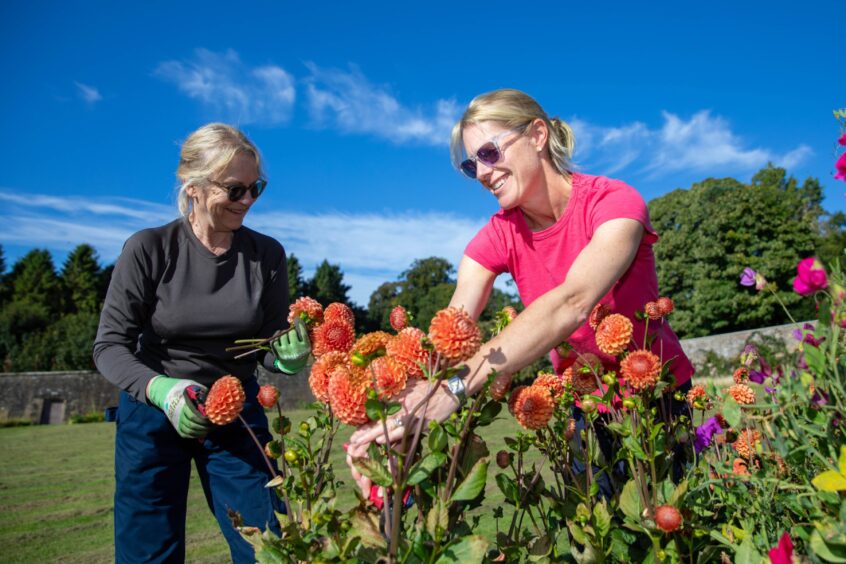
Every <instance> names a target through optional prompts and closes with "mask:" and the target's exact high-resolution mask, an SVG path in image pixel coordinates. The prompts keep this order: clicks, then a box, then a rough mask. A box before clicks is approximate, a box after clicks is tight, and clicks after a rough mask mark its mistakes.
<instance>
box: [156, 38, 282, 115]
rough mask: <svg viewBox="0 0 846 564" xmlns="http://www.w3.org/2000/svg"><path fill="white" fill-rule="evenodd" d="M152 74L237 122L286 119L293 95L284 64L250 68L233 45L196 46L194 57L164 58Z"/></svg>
mask: <svg viewBox="0 0 846 564" xmlns="http://www.w3.org/2000/svg"><path fill="white" fill-rule="evenodd" d="M154 75H155V76H158V77H159V78H162V79H164V80H166V81H168V82H172V83H174V84H176V86H177V87H178V88H179V90H180V91H182V92H183V93H184V94H185V95H187V96H188V97H189V98H193V99H195V100H198V101H200V102H201V103H202V104H203V105H205V106H206V107H207V108H209V109H210V110H211V111H213V112H216V113H219V114H220V115H221V117H222V119H225V120H226V121H229V122H233V123H239V124H247V123H262V124H267V125H275V124H279V123H283V122H286V121H288V119H289V118H290V115H291V109H292V107H293V105H294V100H295V98H296V88H295V86H294V78H293V77H292V76H291V75H290V74H289V73H288V72H286V71H285V70H284V69H283V68H281V67H278V66H274V65H265V66H260V67H255V68H249V67H248V66H247V65H245V64H244V63H243V62H242V61H241V59H240V57H239V56H238V53H236V52H235V51H233V50H232V49H228V50H227V51H225V52H223V53H215V52H213V51H209V50H208V49H196V50H195V51H194V57H193V59H191V60H184V61H165V62H163V63H161V64H159V66H158V67H157V68H156V70H155V73H154Z"/></svg>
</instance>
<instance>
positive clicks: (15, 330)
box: [0, 301, 50, 372]
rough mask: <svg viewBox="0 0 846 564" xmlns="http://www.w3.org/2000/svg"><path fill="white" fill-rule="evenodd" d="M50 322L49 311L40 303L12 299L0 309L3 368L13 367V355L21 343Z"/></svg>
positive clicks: (0, 346) (8, 369)
mask: <svg viewBox="0 0 846 564" xmlns="http://www.w3.org/2000/svg"><path fill="white" fill-rule="evenodd" d="M49 323H50V312H48V311H47V308H45V307H44V306H42V305H40V304H34V303H30V302H21V301H13V302H11V303H8V304H5V305H4V306H3V309H2V311H0V360H2V361H3V370H4V371H6V372H8V371H10V370H12V367H13V364H14V362H13V357H14V356H15V353H16V352H17V351H18V349H19V347H20V345H21V343H22V342H23V341H24V340H25V339H27V338H28V337H30V336H32V335H35V334H38V333H40V332H41V331H43V330H44V329H45V328H46V327H47V325H48V324H49Z"/></svg>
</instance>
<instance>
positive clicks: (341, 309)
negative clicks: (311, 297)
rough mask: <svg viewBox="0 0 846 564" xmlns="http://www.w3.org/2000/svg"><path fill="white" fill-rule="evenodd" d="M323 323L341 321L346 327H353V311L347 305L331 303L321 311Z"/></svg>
mask: <svg viewBox="0 0 846 564" xmlns="http://www.w3.org/2000/svg"><path fill="white" fill-rule="evenodd" d="M323 321H325V322H329V321H343V322H344V323H347V324H348V325H350V326H352V327H355V315H354V314H353V310H351V309H350V306H348V305H347V304H342V303H341V302H332V303H331V304H329V305H328V306H326V309H325V310H323Z"/></svg>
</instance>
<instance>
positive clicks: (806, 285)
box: [793, 153, 846, 296]
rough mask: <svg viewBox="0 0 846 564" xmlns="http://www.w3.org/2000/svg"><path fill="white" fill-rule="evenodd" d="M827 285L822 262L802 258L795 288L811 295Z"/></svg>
mask: <svg viewBox="0 0 846 564" xmlns="http://www.w3.org/2000/svg"><path fill="white" fill-rule="evenodd" d="M844 154H846V153H844ZM844 165H846V162H844ZM826 287H828V277H827V276H826V274H825V268H823V265H822V263H820V261H818V260H817V259H816V258H814V257H808V258H806V259H802V260H800V261H799V264H797V265H796V279H795V280H794V281H793V290H794V291H795V292H796V293H797V294H800V295H802V296H810V295H811V294H813V293H814V292H816V291H818V290H822V289H824V288H826Z"/></svg>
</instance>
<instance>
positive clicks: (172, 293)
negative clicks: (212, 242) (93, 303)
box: [94, 218, 288, 401]
mask: <svg viewBox="0 0 846 564" xmlns="http://www.w3.org/2000/svg"><path fill="white" fill-rule="evenodd" d="M287 310H288V270H287V266H286V259H285V250H284V249H283V248H282V245H280V244H279V242H277V241H276V240H275V239H273V238H271V237H268V236H266V235H262V234H261V233H257V232H256V231H253V230H251V229H249V228H247V227H241V228H240V229H239V230H237V231H235V232H234V236H233V239H232V246H231V247H230V249H229V250H228V251H227V252H226V253H224V254H222V255H220V256H216V255H215V254H213V253H212V252H211V251H209V250H208V249H207V248H206V247H204V246H203V244H202V243H201V242H200V241H199V239H197V237H196V235H195V234H194V232H193V231H192V229H191V226H190V225H189V223H188V221H187V219H185V218H182V219H177V220H175V221H172V222H171V223H168V224H167V225H164V226H162V227H157V228H153V229H144V230H142V231H139V232H138V233H135V234H134V235H132V236H131V237H130V238H129V239H128V240H127V241H126V243H125V244H124V247H123V251H122V252H121V254H120V257H119V258H118V260H117V263H116V264H115V269H114V273H113V274H112V280H111V284H110V285H109V290H108V292H107V294H106V301H105V305H104V307H103V312H102V314H101V315H100V326H99V329H98V330H97V338H96V340H95V342H94V362H95V364H96V365H97V369H98V370H99V371H100V373H101V374H103V376H105V377H106V379H107V380H109V381H110V382H112V383H113V384H115V385H116V386H118V387H119V388H121V389H122V390H125V391H127V392H129V393H130V394H132V395H133V396H134V397H135V398H137V399H138V400H140V401H146V388H147V384H148V382H149V381H150V380H151V379H152V378H153V377H154V376H156V375H158V374H164V375H167V376H170V377H173V378H187V379H190V380H195V381H196V382H199V383H200V384H203V385H205V386H210V385H211V384H212V383H213V382H214V381H215V380H217V379H218V378H219V377H220V376H223V375H225V374H231V375H233V376H236V377H238V378H239V379H241V380H245V379H247V378H249V377H251V376H252V375H253V374H254V373H255V369H256V365H257V362H258V361H259V360H261V362H262V364H263V365H264V366H265V367H266V368H268V369H270V370H272V369H273V355H272V354H270V353H259V355H258V356H257V355H255V354H252V355H249V356H247V357H245V358H242V359H237V360H236V359H235V358H234V356H235V354H237V353H234V352H227V351H226V350H225V349H226V348H227V347H231V346H233V345H234V341H235V340H236V339H248V338H257V337H261V338H264V337H270V336H271V335H272V334H273V333H274V332H276V331H277V330H279V329H282V328H284V327H286V326H287V319H286V317H287Z"/></svg>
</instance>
